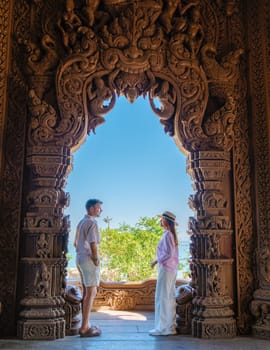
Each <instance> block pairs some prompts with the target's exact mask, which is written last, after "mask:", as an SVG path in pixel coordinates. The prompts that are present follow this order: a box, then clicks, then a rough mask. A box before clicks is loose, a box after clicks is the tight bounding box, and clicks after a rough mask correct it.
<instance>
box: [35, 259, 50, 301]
mask: <svg viewBox="0 0 270 350" xmlns="http://www.w3.org/2000/svg"><path fill="white" fill-rule="evenodd" d="M34 286H35V292H36V294H37V295H38V296H39V297H47V296H48V292H49V287H50V273H49V271H48V267H47V265H46V264H45V263H42V264H41V267H40V269H38V270H37V272H36V277H35V281H34Z"/></svg>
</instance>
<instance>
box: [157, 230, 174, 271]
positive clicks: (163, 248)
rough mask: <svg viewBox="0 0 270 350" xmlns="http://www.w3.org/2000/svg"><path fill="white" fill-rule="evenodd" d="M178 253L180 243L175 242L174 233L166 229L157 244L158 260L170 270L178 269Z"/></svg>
mask: <svg viewBox="0 0 270 350" xmlns="http://www.w3.org/2000/svg"><path fill="white" fill-rule="evenodd" d="M178 255H179V253H178V245H175V243H174V237H173V234H172V233H171V232H170V231H164V233H163V236H162V237H161V240H160V241H159V243H158V246H157V262H158V263H159V264H160V265H162V266H164V268H165V269H166V270H168V271H177V269H178V263H179V257H178Z"/></svg>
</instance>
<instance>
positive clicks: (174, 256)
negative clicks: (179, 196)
mask: <svg viewBox="0 0 270 350" xmlns="http://www.w3.org/2000/svg"><path fill="white" fill-rule="evenodd" d="M175 218H176V217H175V215H174V214H173V213H171V212H169V211H165V212H164V213H163V214H162V215H161V220H160V225H161V226H162V227H163V228H164V232H163V235H162V237H161V240H160V241H159V243H158V246H157V253H156V260H154V261H153V262H152V263H151V266H152V268H153V267H154V266H155V265H156V264H158V278H157V285H156V293H155V328H154V329H152V330H151V331H149V335H172V334H176V329H175V326H176V299H175V283H176V276H177V269H178V263H179V257H178V255H179V254H178V239H177V234H176V229H175V225H176V222H175Z"/></svg>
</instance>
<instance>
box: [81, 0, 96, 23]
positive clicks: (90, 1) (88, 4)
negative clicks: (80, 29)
mask: <svg viewBox="0 0 270 350" xmlns="http://www.w3.org/2000/svg"><path fill="white" fill-rule="evenodd" d="M99 4H100V0H85V6H84V8H83V11H84V13H85V15H86V17H87V20H88V24H89V25H90V26H91V27H92V26H93V25H94V22H95V12H96V10H97V8H98V6H99Z"/></svg>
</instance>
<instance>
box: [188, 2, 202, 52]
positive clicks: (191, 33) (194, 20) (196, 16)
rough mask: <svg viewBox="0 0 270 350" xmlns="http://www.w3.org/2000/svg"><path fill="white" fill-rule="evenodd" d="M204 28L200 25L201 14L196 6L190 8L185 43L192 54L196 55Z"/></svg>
mask: <svg viewBox="0 0 270 350" xmlns="http://www.w3.org/2000/svg"><path fill="white" fill-rule="evenodd" d="M203 38H204V30H203V27H202V25H201V14H200V10H199V8H198V7H197V6H194V7H192V9H191V20H190V22H189V24H188V29H187V43H188V45H189V47H190V50H191V53H192V55H193V56H196V55H197V54H198V52H199V49H200V47H201V45H202V41H203Z"/></svg>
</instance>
